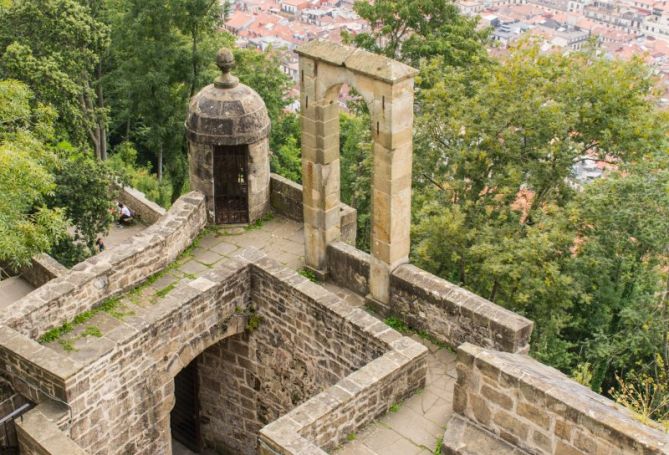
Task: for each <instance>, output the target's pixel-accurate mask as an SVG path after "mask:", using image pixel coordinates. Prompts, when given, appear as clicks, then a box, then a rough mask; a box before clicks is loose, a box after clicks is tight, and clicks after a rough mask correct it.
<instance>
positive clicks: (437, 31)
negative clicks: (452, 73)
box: [348, 0, 489, 67]
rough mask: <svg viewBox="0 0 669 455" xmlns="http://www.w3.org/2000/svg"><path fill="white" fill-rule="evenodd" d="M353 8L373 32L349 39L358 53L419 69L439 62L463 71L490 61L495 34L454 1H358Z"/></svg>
mask: <svg viewBox="0 0 669 455" xmlns="http://www.w3.org/2000/svg"><path fill="white" fill-rule="evenodd" d="M353 8H354V10H355V12H356V13H358V15H359V16H360V17H361V18H362V19H365V20H366V21H367V22H368V23H369V25H370V27H371V31H370V32H365V33H359V34H357V35H356V36H355V37H353V38H350V37H348V39H349V40H350V41H352V42H353V43H354V44H355V45H356V46H358V47H361V48H364V49H367V50H369V51H371V52H375V53H379V54H383V55H386V56H388V57H391V58H394V59H398V60H401V61H403V62H405V63H407V64H409V65H412V66H415V67H418V66H419V65H420V64H421V62H422V61H423V60H429V59H432V58H434V57H440V58H441V59H442V62H443V64H444V65H449V66H460V67H464V66H468V65H471V64H477V63H481V62H485V61H488V56H487V52H486V50H485V47H484V45H485V44H486V43H487V41H488V36H489V31H488V30H487V29H483V30H480V29H478V18H469V17H466V16H463V15H462V14H460V12H459V10H458V7H457V6H456V5H455V3H454V2H452V1H450V0H448V1H444V0H405V1H401V0H377V1H375V2H368V1H366V0H356V2H355V3H354V6H353Z"/></svg>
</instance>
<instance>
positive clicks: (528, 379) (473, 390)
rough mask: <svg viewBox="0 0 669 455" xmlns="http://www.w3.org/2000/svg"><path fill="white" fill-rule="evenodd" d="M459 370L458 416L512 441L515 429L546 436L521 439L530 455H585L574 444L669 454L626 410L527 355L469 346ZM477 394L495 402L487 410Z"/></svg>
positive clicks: (660, 435) (461, 353)
mask: <svg viewBox="0 0 669 455" xmlns="http://www.w3.org/2000/svg"><path fill="white" fill-rule="evenodd" d="M457 369H458V383H457V385H456V391H455V395H454V409H455V411H456V412H458V413H459V414H460V415H463V413H464V415H466V417H468V418H469V419H476V421H477V422H478V424H479V425H483V426H484V427H485V428H486V429H488V430H490V431H492V432H493V433H495V434H496V435H497V434H498V435H499V437H503V438H508V437H509V436H508V434H506V429H508V428H513V427H512V426H517V427H519V426H523V427H525V428H527V429H529V430H531V431H532V434H537V433H542V434H543V433H545V432H546V431H548V436H546V435H545V434H544V438H547V439H543V438H541V437H540V439H542V440H541V441H539V442H538V440H537V439H534V440H530V439H529V438H527V439H526V438H517V442H516V444H518V445H520V446H522V447H527V448H528V450H529V449H532V450H534V451H536V452H537V453H552V449H550V448H551V447H554V449H555V450H556V451H557V452H556V453H559V452H560V447H562V448H563V449H564V450H568V449H570V450H572V451H573V453H581V452H578V451H577V449H575V448H573V447H572V446H573V445H574V446H576V447H581V448H582V449H583V450H584V451H585V452H588V450H590V449H588V450H586V449H585V448H586V446H587V447H591V448H592V447H595V448H597V450H599V451H598V452H597V453H610V454H622V453H643V454H644V455H650V454H658V455H659V454H667V453H669V434H667V433H664V432H663V431H661V430H659V429H655V428H652V427H650V426H647V425H644V424H642V423H641V422H639V421H638V420H636V419H635V418H634V415H633V414H632V412H630V411H629V410H628V409H626V408H624V407H623V406H620V405H618V404H617V403H615V402H613V401H611V400H609V399H607V398H605V397H603V396H601V395H599V394H597V393H595V392H593V391H592V390H590V389H589V388H587V387H584V386H582V385H581V384H578V383H577V382H575V381H573V380H572V379H570V378H568V377H567V376H566V375H564V374H563V373H561V372H560V371H558V370H556V369H554V368H551V367H549V366H546V365H544V364H542V363H540V362H538V361H536V360H534V359H532V358H530V357H528V356H525V355H518V354H511V353H508V352H498V351H493V350H489V349H485V348H482V347H479V346H474V345H472V344H469V343H465V344H463V345H462V346H460V347H459V348H458V365H457ZM481 384H484V385H481ZM479 389H481V390H480V392H479ZM479 393H481V394H482V396H483V397H487V400H492V401H488V402H487V403H486V406H485V408H486V409H482V407H481V406H479V404H480V403H477V402H478V401H480V400H478V399H477V398H476V397H478V396H479ZM502 395H503V396H502ZM504 397H506V398H504ZM502 400H503V401H505V402H503V401H502ZM502 405H503V406H502ZM499 406H502V408H505V409H506V411H504V410H502V409H501V408H500V407H499ZM494 413H496V414H495V419H493V421H492V422H491V421H490V416H491V414H494ZM497 415H499V416H500V419H499V420H498V419H497ZM508 425H512V426H511V427H509V426H508ZM505 428H506V429H505ZM563 428H564V429H563ZM577 429H578V431H577ZM524 432H525V433H527V431H524ZM510 439H513V438H510ZM593 450H594V449H593ZM565 453H567V452H565ZM569 453H571V452H569ZM588 453H589V452H588Z"/></svg>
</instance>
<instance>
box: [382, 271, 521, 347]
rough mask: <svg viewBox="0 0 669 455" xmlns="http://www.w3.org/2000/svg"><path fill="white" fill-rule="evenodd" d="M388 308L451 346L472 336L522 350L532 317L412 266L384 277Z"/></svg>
mask: <svg viewBox="0 0 669 455" xmlns="http://www.w3.org/2000/svg"><path fill="white" fill-rule="evenodd" d="M390 294H391V302H390V311H391V312H392V313H393V314H395V315H399V316H401V317H402V318H403V319H404V320H405V322H407V323H408V324H409V325H411V326H413V327H415V328H417V329H420V330H426V331H427V332H429V333H431V334H432V335H434V336H435V337H437V338H438V339H440V340H442V341H444V342H446V343H448V344H449V345H450V346H453V347H456V346H459V345H460V344H461V343H463V342H473V343H476V344H478V345H482V346H485V347H491V348H495V349H499V350H502V351H508V352H519V353H525V352H527V351H528V350H529V338H530V335H531V333H532V327H533V322H532V321H530V320H529V319H527V318H524V317H522V316H520V315H518V314H516V313H514V312H512V311H509V310H507V309H505V308H502V307H500V306H498V305H495V304H494V303H492V302H490V301H488V300H486V299H484V298H483V297H480V296H478V295H476V294H474V293H472V292H469V291H467V290H465V289H463V288H461V287H459V286H456V285H454V284H452V283H449V282H448V281H446V280H443V279H441V278H439V277H437V276H435V275H432V274H431V273H428V272H426V271H424V270H421V269H419V268H418V267H416V266H414V265H411V264H405V265H401V266H399V267H397V268H396V269H395V270H394V271H393V273H392V274H391V278H390Z"/></svg>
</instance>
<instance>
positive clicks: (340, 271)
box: [327, 242, 370, 295]
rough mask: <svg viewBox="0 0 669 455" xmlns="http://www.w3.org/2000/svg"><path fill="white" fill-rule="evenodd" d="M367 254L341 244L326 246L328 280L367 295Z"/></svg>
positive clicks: (368, 257)
mask: <svg viewBox="0 0 669 455" xmlns="http://www.w3.org/2000/svg"><path fill="white" fill-rule="evenodd" d="M369 261H370V256H369V254H367V253H365V252H363V251H360V250H359V249H357V248H355V247H353V246H351V245H347V244H346V243H343V242H332V243H330V244H329V245H328V251H327V267H328V279H329V280H332V281H334V282H335V283H337V284H338V285H339V286H342V287H344V288H346V289H350V290H351V291H353V292H355V293H357V294H359V295H367V294H369Z"/></svg>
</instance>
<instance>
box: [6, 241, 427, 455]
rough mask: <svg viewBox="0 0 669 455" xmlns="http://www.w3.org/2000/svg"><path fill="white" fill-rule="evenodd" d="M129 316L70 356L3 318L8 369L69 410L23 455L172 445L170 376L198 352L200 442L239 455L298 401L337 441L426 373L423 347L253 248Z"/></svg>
mask: <svg viewBox="0 0 669 455" xmlns="http://www.w3.org/2000/svg"><path fill="white" fill-rule="evenodd" d="M121 318H122V319H121V323H116V324H114V325H112V326H110V328H107V329H105V328H104V327H103V328H102V330H101V335H100V336H99V337H89V338H87V342H86V348H85V349H83V350H81V351H78V350H77V351H74V352H71V353H68V352H58V351H55V350H52V349H51V348H50V347H49V346H42V345H40V344H38V343H37V342H35V341H34V340H32V339H30V338H28V337H27V336H26V335H24V334H22V333H19V332H17V331H16V330H13V329H11V328H9V327H6V326H5V327H0V329H1V330H2V333H0V372H2V374H3V376H5V377H7V378H8V379H9V380H10V381H11V383H12V386H13V387H14V388H15V389H16V390H17V391H20V393H22V394H25V395H26V396H28V397H30V398H31V399H33V400H34V401H35V402H47V401H49V398H54V399H56V400H59V401H63V402H66V403H67V406H68V408H69V409H68V411H69V413H70V414H69V415H70V416H71V418H70V419H69V425H67V428H61V430H63V431H64V433H63V435H64V439H65V440H64V441H63V440H62V439H63V438H62V437H61V436H63V435H59V436H58V437H57V438H56V436H55V434H54V436H53V438H52V437H49V441H50V442H54V441H56V440H59V441H60V442H58V444H60V445H56V446H53V447H56V448H49V447H51V446H49V445H48V444H47V445H45V444H44V443H42V442H43V441H41V440H40V439H39V438H40V435H39V434H37V435H36V434H34V430H31V428H33V429H34V428H35V427H34V426H32V427H31V426H29V427H24V428H23V431H24V433H25V434H24V435H23V436H22V441H23V442H22V444H23V446H24V447H26V451H27V452H26V453H35V454H39V455H46V454H60V453H62V452H60V451H59V450H60V449H58V447H65V446H66V445H67V444H70V445H72V447H78V448H80V449H81V450H83V451H84V452H85V453H91V454H92V453H107V454H122V453H133V454H157V453H169V448H170V444H171V442H170V441H171V433H170V426H169V422H170V411H171V409H172V407H173V406H174V403H175V401H174V381H173V378H174V377H175V376H176V375H177V373H179V372H180V371H181V370H182V369H183V368H184V367H185V366H186V365H188V364H189V363H191V362H192V361H196V362H197V364H198V369H199V375H200V384H201V389H200V401H201V403H202V414H201V415H202V416H203V417H205V418H206V419H207V423H205V424H203V430H202V434H203V437H204V441H205V443H206V444H207V446H208V447H214V448H216V449H217V450H232V451H233V452H234V453H240V454H254V453H256V443H257V440H258V439H257V438H258V432H259V430H260V429H261V427H262V426H263V425H265V424H267V423H270V422H272V421H273V420H275V419H276V418H278V417H279V416H281V415H283V414H285V413H286V412H289V411H291V410H292V409H294V408H295V407H296V406H298V408H297V409H296V410H295V411H291V414H290V415H293V417H291V419H294V418H298V417H295V416H300V415H301V414H300V413H304V412H307V411H305V410H308V409H312V408H313V407H316V408H318V409H327V412H325V413H322V414H317V415H316V414H313V413H311V412H310V411H309V412H308V416H309V417H308V419H307V420H305V421H304V423H305V425H304V427H303V428H302V430H301V431H302V435H301V436H300V437H301V438H306V439H305V440H309V441H312V443H315V444H322V445H323V446H324V447H333V446H334V445H336V444H338V443H340V442H342V441H343V440H344V439H345V437H346V434H348V432H352V431H356V430H357V429H358V428H359V427H361V426H362V425H364V424H366V423H368V422H369V421H371V420H372V419H373V418H374V417H376V416H378V415H379V414H381V413H383V412H385V411H386V410H387V409H388V408H389V407H390V406H391V405H392V404H393V403H395V402H397V401H399V400H401V399H402V398H404V397H405V396H407V395H408V394H410V393H411V392H412V391H414V390H416V389H417V388H419V387H422V386H423V385H424V381H425V372H426V368H427V367H426V359H425V358H426V355H427V350H426V348H425V347H423V346H422V345H420V344H419V343H416V342H414V341H413V340H411V339H409V338H406V337H402V336H401V335H400V334H399V333H397V332H396V331H394V330H393V329H391V328H389V327H387V326H386V325H385V324H383V323H382V322H380V321H378V320H376V319H375V318H373V317H372V316H370V315H369V314H367V313H366V312H364V311H362V310H360V309H354V308H352V307H350V306H349V305H348V304H346V303H345V302H343V301H341V300H340V299H339V298H338V297H337V296H336V295H334V294H331V293H330V292H328V291H327V290H325V289H324V288H322V287H320V286H318V285H316V284H314V283H311V282H310V281H308V280H307V279H306V278H304V277H302V276H300V275H298V274H297V273H296V272H294V271H292V270H289V269H286V268H285V267H283V266H281V265H279V264H277V263H276V262H274V261H272V260H270V259H268V258H266V257H264V256H263V255H262V254H260V253H258V252H256V251H254V250H247V251H244V252H242V253H240V255H239V256H238V257H237V258H236V259H230V260H228V261H226V262H224V263H222V264H221V265H219V266H218V267H217V268H215V269H213V270H212V271H210V272H208V273H207V274H205V275H203V276H202V277H200V278H197V279H194V280H192V281H189V282H185V283H183V284H181V285H179V286H177V287H176V288H175V289H173V290H172V291H171V292H170V293H169V294H168V295H167V296H165V297H162V298H160V299H159V300H157V301H155V302H154V303H152V304H147V305H145V306H143V307H142V311H141V313H140V314H131V315H125V316H122V317H121ZM347 376H348V377H347ZM335 384H336V385H335ZM324 390H325V392H324ZM313 395H316V397H314V398H312V397H313ZM305 401H306V403H305V404H304V406H306V407H304V408H302V407H299V405H300V404H302V403H304V402H305ZM294 412H297V414H294ZM341 413H345V414H346V415H347V416H350V417H351V418H352V419H353V420H351V421H348V420H345V419H344V420H342V419H338V417H337V416H340V415H341ZM33 415H34V419H33V420H34V421H35V422H38V421H39V422H42V423H43V424H44V425H45V428H47V427H48V428H50V429H49V430H48V431H49V432H51V430H52V429H53V428H52V425H50V424H47V423H46V422H44V421H42V420H43V419H42V420H40V419H41V417H39V415H38V413H37V412H35V413H34V414H32V415H31V417H32V416H33ZM30 422H32V420H31V421H30ZM39 422H38V423H39ZM42 423H39V424H42ZM26 428H27V429H26ZM326 428H328V429H329V430H328V431H325V429H326ZM221 429H223V430H224V431H219V430H221ZM54 431H55V430H54ZM226 431H227V433H226ZM268 434H269V435H270V436H271V434H272V433H271V432H269V433H268ZM324 434H327V435H328V436H327V437H324V436H323V435H324ZM49 441H47V442H49ZM272 441H274V442H272V444H281V439H280V438H279V439H272ZM63 444H65V445H63ZM38 447H40V448H38ZM73 450H74V449H73ZM77 450H78V449H77ZM84 452H82V453H84ZM72 453H78V452H76V451H74V452H72ZM290 453H292V452H290Z"/></svg>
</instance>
